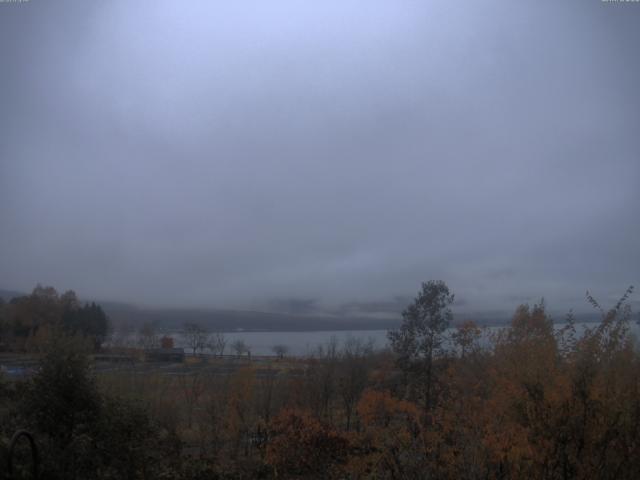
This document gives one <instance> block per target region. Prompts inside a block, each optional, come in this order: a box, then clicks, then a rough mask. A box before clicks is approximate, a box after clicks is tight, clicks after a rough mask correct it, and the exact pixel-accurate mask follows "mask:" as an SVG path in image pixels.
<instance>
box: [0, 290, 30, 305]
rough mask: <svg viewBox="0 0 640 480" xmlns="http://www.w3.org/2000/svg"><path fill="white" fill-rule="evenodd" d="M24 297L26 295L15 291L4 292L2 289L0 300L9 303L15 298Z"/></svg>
mask: <svg viewBox="0 0 640 480" xmlns="http://www.w3.org/2000/svg"><path fill="white" fill-rule="evenodd" d="M22 295H26V293H24V292H16V291H15V290H2V289H0V298H1V299H3V300H4V301H5V302H8V301H9V300H11V299H12V298H14V297H21V296H22Z"/></svg>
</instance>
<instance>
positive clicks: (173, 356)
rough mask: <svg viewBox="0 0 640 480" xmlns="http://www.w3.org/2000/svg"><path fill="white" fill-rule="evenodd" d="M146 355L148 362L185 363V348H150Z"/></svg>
mask: <svg viewBox="0 0 640 480" xmlns="http://www.w3.org/2000/svg"><path fill="white" fill-rule="evenodd" d="M144 354H145V358H146V359H147V360H151V361H155V362H183V361H184V348H150V349H149V350H145V352H144Z"/></svg>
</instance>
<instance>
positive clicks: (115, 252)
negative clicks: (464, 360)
mask: <svg viewBox="0 0 640 480" xmlns="http://www.w3.org/2000/svg"><path fill="white" fill-rule="evenodd" d="M630 7H633V6H625V5H614V4H602V3H601V2H583V1H577V0H576V1H571V2H551V1H549V2H545V1H542V2H533V3H529V4H520V3H515V2H506V1H498V0H495V1H488V2H472V1H463V2H430V3H424V2H377V1H374V2H363V1H348V2H344V1H341V2H339V1H335V2H333V1H328V2H320V3H317V4H313V5H311V4H304V3H298V2H290V1H275V2H249V3H242V4H240V3H237V2H216V3H215V4H214V3H211V2H204V1H192V2H188V4H185V3H184V2H169V1H154V2H151V1H141V2H127V1H124V0H123V1H115V2H109V3H105V2H80V1H70V0H68V1H61V2H55V3H53V2H41V1H35V0H32V1H31V2H27V3H21V4H0V58H1V61H2V72H3V74H2V75H0V104H1V105H2V106H3V107H2V109H1V111H0V132H2V133H0V135H1V139H2V141H1V142H0V155H1V157H0V216H1V218H2V227H1V228H2V235H1V236H0V272H1V277H0V280H1V284H0V287H3V288H11V289H22V290H25V289H29V288H31V287H32V286H33V285H34V284H35V283H37V282H42V283H47V284H53V285H56V286H57V287H59V288H61V289H64V288H74V289H76V290H77V291H79V292H80V293H81V294H84V295H85V296H91V297H99V298H108V299H114V300H128V301H137V302H140V303H143V304H149V305H157V306H198V307H203V306H220V307H246V306H256V305H257V306H260V305H262V306H265V308H270V307H269V305H271V307H273V305H274V302H275V303H277V302H278V301H279V300H278V299H292V300H287V301H288V302H290V303H291V304H290V305H289V306H288V307H286V308H298V307H297V306H302V307H304V308H307V307H306V306H305V305H306V304H305V301H306V300H308V299H314V303H313V308H316V309H320V310H323V311H330V310H331V309H333V310H334V311H335V310H336V309H337V310H340V309H344V308H352V307H353V306H357V309H360V310H367V309H368V308H369V307H367V306H366V305H370V304H374V305H375V304H376V302H381V303H383V304H385V305H386V303H387V302H390V303H394V300H393V298H394V296H397V295H399V296H401V297H402V298H411V297H412V296H413V295H414V293H415V292H416V291H417V289H418V288H419V285H420V282H421V281H423V280H427V279H430V278H443V279H445V280H447V281H448V282H449V284H450V286H451V287H452V289H453V290H454V291H455V292H456V294H457V296H458V297H460V298H463V299H464V301H465V305H461V306H459V307H460V308H468V309H472V310H474V309H475V310H480V309H487V310H489V309H498V308H508V309H511V308H512V307H514V306H515V305H513V302H512V299H515V298H529V297H530V298H540V297H543V296H544V297H545V298H546V299H548V302H549V304H551V305H557V306H558V308H567V307H569V306H573V307H576V308H578V307H581V306H582V305H583V304H584V290H585V289H587V288H589V289H592V290H593V291H594V292H596V293H599V294H600V295H602V296H603V298H608V297H609V296H611V295H613V296H615V295H617V294H618V292H623V291H624V289H625V288H626V286H627V285H628V284H631V283H638V272H639V271H640V268H639V267H640V257H639V256H638V255H637V253H636V252H635V251H634V249H635V248H636V246H637V243H638V242H637V240H638V237H639V234H640V227H639V224H638V222H637V221H635V219H636V218H638V217H640V210H639V202H638V200H640V197H639V193H638V192H639V191H638V179H640V159H639V158H638V156H639V154H640V137H638V135H637V131H638V127H640V113H639V112H640V94H639V93H638V87H637V86H638V85H639V84H640V82H639V80H640V60H639V57H638V55H637V51H636V49H637V45H638V44H640V42H639V40H640V31H639V30H638V29H637V24H638V20H640V11H636V10H637V9H633V8H630ZM274 299H275V300H274ZM296 305H297V306H296ZM345 305H347V306H349V305H350V306H351V307H344V306H345ZM385 305H382V304H378V307H380V308H381V309H382V310H384V309H385V308H387V307H386V306H385ZM281 307H282V308H285V306H283V305H282V304H281V305H280V306H279V307H278V308H281ZM308 308H312V305H311V304H309V306H308ZM394 308H395V307H394Z"/></svg>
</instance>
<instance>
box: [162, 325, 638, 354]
mask: <svg viewBox="0 0 640 480" xmlns="http://www.w3.org/2000/svg"><path fill="white" fill-rule="evenodd" d="M564 325H565V324H564V323H557V324H556V325H555V328H556V329H559V328H562V327H563V326H564ZM596 325H597V322H589V323H576V330H577V331H578V333H580V331H581V329H584V328H586V327H594V326H596ZM630 326H631V331H632V332H633V333H635V334H636V335H637V334H638V333H640V328H639V327H638V325H637V324H636V323H635V322H632V323H631V324H630ZM500 328H504V327H486V328H485V329H484V332H483V336H484V337H485V342H486V336H487V335H488V334H490V333H491V332H495V331H497V330H499V329H500ZM453 330H454V329H450V330H449V332H448V333H450V332H453ZM168 335H170V336H173V337H174V340H175V342H176V346H177V347H186V342H185V341H184V338H183V337H182V335H181V334H180V333H179V332H174V333H170V334H168ZM224 337H225V339H226V341H227V347H226V350H225V354H232V353H233V352H232V349H231V345H232V344H233V342H235V341H237V340H242V341H243V342H244V343H245V344H246V345H247V347H249V349H250V350H251V354H252V355H273V354H274V353H273V350H272V348H273V346H274V345H284V346H286V347H287V348H288V355H294V356H306V355H309V354H312V353H313V352H315V351H317V349H318V347H319V346H323V345H326V344H327V343H329V342H330V341H331V340H332V339H333V338H335V339H336V340H337V342H338V347H341V346H342V345H344V343H345V341H346V340H347V339H349V338H357V339H361V340H363V341H369V340H371V341H372V342H373V347H374V349H383V348H385V347H387V346H388V340H387V330H328V331H327V330H323V331H305V332H270V331H262V332H256V331H247V332H245V331H237V332H225V333H224ZM187 351H188V349H187Z"/></svg>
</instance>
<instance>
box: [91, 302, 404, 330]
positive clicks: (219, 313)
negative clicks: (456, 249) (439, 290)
mask: <svg viewBox="0 0 640 480" xmlns="http://www.w3.org/2000/svg"><path fill="white" fill-rule="evenodd" d="M102 306H103V308H104V310H105V312H106V313H107V315H109V318H111V320H112V322H113V324H114V325H115V326H116V327H117V326H124V325H126V326H129V327H134V328H135V327H137V326H139V325H141V324H143V323H145V322H149V323H154V324H156V325H157V326H158V327H159V328H164V329H168V330H176V329H180V328H182V326H183V325H184V324H185V323H188V322H192V323H198V324H200V325H202V326H205V327H207V328H208V329H210V330H217V331H235V330H271V331H310V330H377V329H387V328H393V327H396V326H397V325H398V324H399V318H398V319H393V318H388V319H371V318H354V317H330V316H305V315H292V314H286V313H271V312H253V311H247V310H196V309H149V308H136V307H131V308H123V307H122V306H118V307H117V308H110V306H109V304H108V303H104V304H102Z"/></svg>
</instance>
